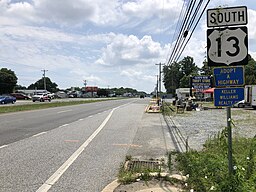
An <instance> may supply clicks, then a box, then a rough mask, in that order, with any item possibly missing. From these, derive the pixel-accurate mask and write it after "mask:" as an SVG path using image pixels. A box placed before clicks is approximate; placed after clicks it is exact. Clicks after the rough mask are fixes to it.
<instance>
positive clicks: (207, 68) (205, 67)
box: [199, 59, 213, 76]
mask: <svg viewBox="0 0 256 192" xmlns="http://www.w3.org/2000/svg"><path fill="white" fill-rule="evenodd" d="M199 71H200V73H201V75H205V76H212V75H213V67H210V66H209V65H208V62H207V60H206V59H205V60H204V61H203V66H202V68H201V69H200V70H199Z"/></svg>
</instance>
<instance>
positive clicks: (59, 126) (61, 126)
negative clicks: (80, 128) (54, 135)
mask: <svg viewBox="0 0 256 192" xmlns="http://www.w3.org/2000/svg"><path fill="white" fill-rule="evenodd" d="M68 125H69V124H64V125H61V126H59V128H61V127H66V126H68Z"/></svg>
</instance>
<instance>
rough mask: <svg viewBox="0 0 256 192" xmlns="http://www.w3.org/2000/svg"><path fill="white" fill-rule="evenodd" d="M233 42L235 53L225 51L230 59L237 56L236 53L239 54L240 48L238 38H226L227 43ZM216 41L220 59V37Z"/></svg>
mask: <svg viewBox="0 0 256 192" xmlns="http://www.w3.org/2000/svg"><path fill="white" fill-rule="evenodd" d="M232 40H234V41H233V47H234V48H235V51H234V52H230V51H226V53H227V55H228V56H230V57H235V56H237V55H238V53H239V52H240V48H239V40H238V38H236V37H233V36H232V37H229V38H227V41H228V42H230V41H232ZM216 41H217V45H218V46H217V49H218V50H217V53H218V57H221V52H222V46H221V45H222V43H221V37H219V38H217V39H216Z"/></svg>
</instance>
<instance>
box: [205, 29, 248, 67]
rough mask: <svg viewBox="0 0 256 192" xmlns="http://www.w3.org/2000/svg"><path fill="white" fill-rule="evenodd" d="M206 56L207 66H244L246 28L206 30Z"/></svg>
mask: <svg viewBox="0 0 256 192" xmlns="http://www.w3.org/2000/svg"><path fill="white" fill-rule="evenodd" d="M207 56H208V65H209V66H227V65H246V64H247V61H248V35H247V27H232V28H221V29H208V30H207Z"/></svg>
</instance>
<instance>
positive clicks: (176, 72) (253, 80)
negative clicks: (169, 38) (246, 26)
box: [163, 55, 256, 94]
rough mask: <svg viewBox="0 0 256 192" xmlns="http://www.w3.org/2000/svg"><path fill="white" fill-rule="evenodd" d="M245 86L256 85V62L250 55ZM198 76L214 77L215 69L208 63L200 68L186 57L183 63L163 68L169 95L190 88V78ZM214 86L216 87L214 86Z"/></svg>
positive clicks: (204, 63) (191, 59) (205, 62)
mask: <svg viewBox="0 0 256 192" xmlns="http://www.w3.org/2000/svg"><path fill="white" fill-rule="evenodd" d="M244 74H245V84H246V85H253V84H256V61H255V60H254V59H253V58H252V57H251V55H248V64H247V65H245V67H244ZM196 75H206V76H213V67H210V66H208V63H207V61H206V60H205V61H204V62H203V66H202V67H201V68H199V67H198V66H197V65H196V64H195V62H194V59H193V57H190V56H187V57H184V58H183V59H182V60H181V61H179V62H175V63H172V64H171V65H166V66H164V67H163V82H164V86H165V89H166V91H167V93H171V94H175V90H176V89H178V88H181V87H182V88H189V87H190V78H191V77H192V76H196ZM213 86H214V85H213Z"/></svg>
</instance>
